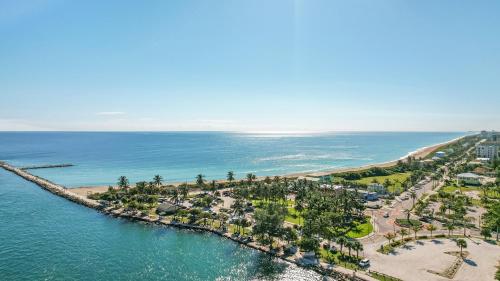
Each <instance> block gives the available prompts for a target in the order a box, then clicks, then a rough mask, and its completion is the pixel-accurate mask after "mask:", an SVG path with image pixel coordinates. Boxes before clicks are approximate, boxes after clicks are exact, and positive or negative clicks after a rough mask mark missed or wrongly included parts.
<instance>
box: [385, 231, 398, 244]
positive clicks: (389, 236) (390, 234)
mask: <svg viewBox="0 0 500 281" xmlns="http://www.w3.org/2000/svg"><path fill="white" fill-rule="evenodd" d="M384 237H385V238H386V239H387V240H389V244H391V243H392V240H393V239H394V238H396V234H394V233H392V232H387V233H386V234H384Z"/></svg>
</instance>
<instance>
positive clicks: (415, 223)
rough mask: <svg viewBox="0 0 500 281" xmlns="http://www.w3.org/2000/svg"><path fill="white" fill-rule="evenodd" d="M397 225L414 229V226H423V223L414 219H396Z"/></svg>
mask: <svg viewBox="0 0 500 281" xmlns="http://www.w3.org/2000/svg"><path fill="white" fill-rule="evenodd" d="M396 224H397V225H399V226H401V227H406V228H412V227H413V226H422V223H421V222H420V221H418V220H413V219H409V220H408V219H396Z"/></svg>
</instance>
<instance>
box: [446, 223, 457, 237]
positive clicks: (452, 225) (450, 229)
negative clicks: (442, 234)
mask: <svg viewBox="0 0 500 281" xmlns="http://www.w3.org/2000/svg"><path fill="white" fill-rule="evenodd" d="M446 229H448V236H451V234H452V232H453V230H454V229H455V225H454V224H452V223H448V224H446Z"/></svg>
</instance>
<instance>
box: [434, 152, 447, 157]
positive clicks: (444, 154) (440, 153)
mask: <svg viewBox="0 0 500 281" xmlns="http://www.w3.org/2000/svg"><path fill="white" fill-rule="evenodd" d="M435 155H436V157H437V158H443V157H445V156H446V152H444V151H438V152H436V154H435Z"/></svg>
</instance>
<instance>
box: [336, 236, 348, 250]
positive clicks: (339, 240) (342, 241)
mask: <svg viewBox="0 0 500 281" xmlns="http://www.w3.org/2000/svg"><path fill="white" fill-rule="evenodd" d="M337 243H338V244H339V245H340V253H341V254H342V255H343V254H344V253H343V252H342V250H343V249H344V245H345V244H346V243H347V238H346V237H345V236H340V237H339V238H337Z"/></svg>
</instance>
